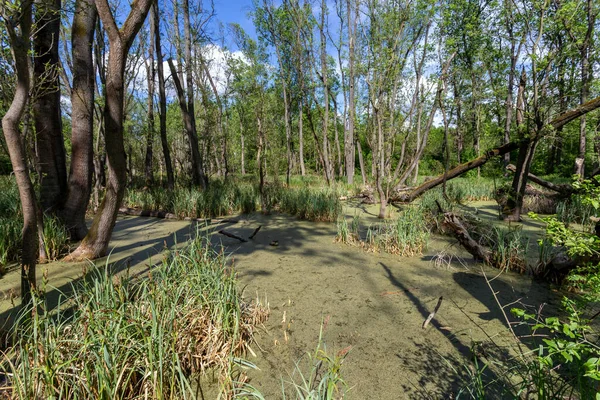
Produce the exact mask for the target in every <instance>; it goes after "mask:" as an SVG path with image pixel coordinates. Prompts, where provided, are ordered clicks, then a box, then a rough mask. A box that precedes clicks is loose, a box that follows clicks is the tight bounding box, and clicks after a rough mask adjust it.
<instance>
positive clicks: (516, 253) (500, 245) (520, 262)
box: [488, 226, 529, 273]
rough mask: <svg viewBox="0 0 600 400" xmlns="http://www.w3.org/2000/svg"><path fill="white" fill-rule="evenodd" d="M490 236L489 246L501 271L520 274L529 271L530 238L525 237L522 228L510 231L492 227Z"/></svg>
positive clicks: (511, 228)
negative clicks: (528, 252)
mask: <svg viewBox="0 0 600 400" xmlns="http://www.w3.org/2000/svg"><path fill="white" fill-rule="evenodd" d="M489 235H490V236H489V238H488V243H489V246H490V247H491V248H492V251H493V252H494V255H495V257H496V262H497V265H499V268H500V269H501V270H503V271H505V270H506V271H517V272H520V273H524V272H526V271H527V251H528V249H529V238H528V237H527V236H525V235H523V231H522V229H521V227H520V226H517V227H514V228H513V227H509V228H508V229H504V228H499V227H492V228H491V230H490V233H489Z"/></svg>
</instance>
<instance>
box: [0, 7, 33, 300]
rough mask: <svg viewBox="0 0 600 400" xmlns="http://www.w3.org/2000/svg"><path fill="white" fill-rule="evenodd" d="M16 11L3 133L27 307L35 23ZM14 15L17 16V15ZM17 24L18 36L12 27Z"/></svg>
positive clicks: (29, 12)
mask: <svg viewBox="0 0 600 400" xmlns="http://www.w3.org/2000/svg"><path fill="white" fill-rule="evenodd" d="M20 6H21V7H20V9H19V10H17V12H18V17H17V16H15V17H14V19H15V21H11V24H6V25H5V28H6V30H7V32H8V36H9V43H10V45H11V51H12V55H13V59H14V67H15V74H16V86H15V92H14V97H13V99H12V102H11V104H10V107H9V109H8V110H7V111H6V114H4V117H3V118H2V130H3V131H4V137H5V139H6V146H7V147H8V152H9V155H10V162H11V164H12V168H13V172H14V174H15V178H16V181H17V187H18V188H19V197H20V199H21V210H22V212H23V230H22V232H21V239H22V242H21V298H22V304H23V305H24V306H29V305H30V304H31V301H32V291H33V290H34V289H35V285H36V282H35V264H36V260H37V257H38V246H39V243H38V228H37V204H36V197H35V191H34V189H33V184H32V182H31V179H30V178H29V169H28V168H27V159H26V152H25V148H24V146H23V142H22V140H21V133H20V132H19V124H20V122H21V118H22V116H23V113H24V112H25V108H26V106H27V101H28V99H29V90H30V84H31V82H30V78H29V50H30V39H29V37H30V34H31V23H32V3H31V2H23V3H21V4H20ZM17 12H15V13H17ZM17 21H18V28H19V30H18V32H17V31H16V29H15V26H14V25H13V24H12V23H15V24H16V22H17Z"/></svg>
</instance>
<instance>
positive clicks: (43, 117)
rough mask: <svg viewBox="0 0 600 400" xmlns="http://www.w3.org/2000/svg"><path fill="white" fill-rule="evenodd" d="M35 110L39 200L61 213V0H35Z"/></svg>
mask: <svg viewBox="0 0 600 400" xmlns="http://www.w3.org/2000/svg"><path fill="white" fill-rule="evenodd" d="M35 3H36V7H35V8H36V26H37V32H36V34H35V39H34V46H33V47H34V51H35V54H36V56H35V57H34V74H35V82H36V87H35V88H34V89H35V92H36V96H35V100H34V102H33V112H34V117H35V130H36V151H37V154H36V155H37V160H38V169H39V174H40V177H39V179H40V202H41V206H42V210H43V211H45V212H50V213H54V212H58V211H59V210H60V209H61V208H62V204H63V201H64V199H65V195H66V193H67V166H66V157H65V146H64V142H63V136H62V120H61V113H60V74H59V71H58V70H59V68H60V67H59V59H58V42H59V34H60V0H36V1H35Z"/></svg>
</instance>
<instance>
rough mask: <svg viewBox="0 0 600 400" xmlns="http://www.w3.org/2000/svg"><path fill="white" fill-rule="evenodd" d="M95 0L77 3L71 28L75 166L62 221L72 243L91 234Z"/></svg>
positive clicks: (70, 173) (73, 158)
mask: <svg viewBox="0 0 600 400" xmlns="http://www.w3.org/2000/svg"><path fill="white" fill-rule="evenodd" d="M96 18H97V13H96V6H95V5H94V2H93V1H92V0H78V1H76V2H75V14H74V16H73V26H72V29H71V51H72V53H73V69H72V71H73V72H72V73H73V88H72V90H71V167H70V171H69V183H68V184H69V186H68V192H67V198H66V200H65V204H64V207H63V211H62V219H63V221H64V222H65V225H66V226H67V228H68V229H69V234H70V236H71V239H72V240H81V239H83V238H84V237H85V235H86V234H87V231H88V229H87V226H86V224H85V212H86V210H87V206H88V203H89V201H90V193H91V190H92V170H93V166H92V163H93V161H92V160H93V157H94V154H93V143H94V84H95V83H94V82H95V78H94V62H93V58H92V45H93V42H94V27H95V25H96Z"/></svg>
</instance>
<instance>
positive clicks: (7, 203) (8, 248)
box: [0, 176, 69, 275]
mask: <svg viewBox="0 0 600 400" xmlns="http://www.w3.org/2000/svg"><path fill="white" fill-rule="evenodd" d="M22 229H23V214H22V212H21V200H20V198H19V190H18V188H17V183H16V182H15V179H14V177H12V176H0V238H2V239H1V240H0V275H2V274H3V273H4V272H5V270H6V267H7V265H8V264H10V263H14V262H16V261H17V260H18V259H19V256H20V254H21V230H22ZM44 247H45V251H46V256H47V258H48V260H49V261H51V260H56V259H58V258H59V257H61V256H63V255H64V254H65V253H66V252H67V251H68V250H69V234H68V232H67V230H66V229H65V227H64V226H63V225H62V224H61V223H60V221H59V220H58V219H57V218H56V217H53V216H50V215H44Z"/></svg>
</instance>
